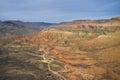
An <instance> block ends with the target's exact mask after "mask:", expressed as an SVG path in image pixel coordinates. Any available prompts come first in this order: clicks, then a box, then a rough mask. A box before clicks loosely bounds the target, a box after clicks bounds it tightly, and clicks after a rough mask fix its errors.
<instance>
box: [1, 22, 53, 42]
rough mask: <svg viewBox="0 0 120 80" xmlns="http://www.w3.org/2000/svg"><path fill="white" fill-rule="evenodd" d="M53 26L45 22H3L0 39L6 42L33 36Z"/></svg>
mask: <svg viewBox="0 0 120 80" xmlns="http://www.w3.org/2000/svg"><path fill="white" fill-rule="evenodd" d="M51 25H53V24H52V23H44V22H23V21H14V20H7V21H1V22H0V37H1V39H3V40H4V39H7V38H12V37H15V36H16V37H17V36H23V35H27V34H32V33H35V32H38V31H40V30H42V29H44V28H47V27H50V26H51ZM8 40H9V39H8Z"/></svg>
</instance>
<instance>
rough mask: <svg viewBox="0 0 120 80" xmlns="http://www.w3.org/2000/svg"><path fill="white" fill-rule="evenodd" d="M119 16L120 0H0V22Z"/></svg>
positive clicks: (61, 20)
mask: <svg viewBox="0 0 120 80" xmlns="http://www.w3.org/2000/svg"><path fill="white" fill-rule="evenodd" d="M114 16H120V0H0V20H23V21H42V22H63V21H71V20H76V19H102V18H111V17H114Z"/></svg>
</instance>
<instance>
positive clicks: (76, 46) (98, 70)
mask: <svg viewBox="0 0 120 80" xmlns="http://www.w3.org/2000/svg"><path fill="white" fill-rule="evenodd" d="M119 35H120V19H119V18H112V19H110V20H96V21H92V20H85V21H84V20H77V21H72V22H67V23H60V24H59V25H57V26H53V27H52V28H48V29H45V30H43V31H41V32H38V33H35V34H32V35H29V36H25V37H23V38H22V39H21V38H17V39H16V43H25V44H29V46H32V47H34V46H36V47H38V48H39V51H44V52H46V53H47V54H48V55H53V56H55V57H57V59H59V60H60V61H62V62H64V63H65V65H64V69H63V70H56V68H57V65H56V66H54V67H51V69H52V70H53V71H56V73H57V75H59V76H60V75H61V76H62V78H63V79H64V80H120V74H119V72H120V67H119V66H120V65H119V63H120V58H119V57H120V54H119V53H120V36H119ZM51 63H52V62H51ZM58 73H59V74H58Z"/></svg>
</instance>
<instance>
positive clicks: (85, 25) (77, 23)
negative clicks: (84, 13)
mask: <svg viewBox="0 0 120 80" xmlns="http://www.w3.org/2000/svg"><path fill="white" fill-rule="evenodd" d="M54 27H63V28H67V27H68V28H70V27H71V28H76V29H77V28H78V29H81V30H89V29H92V30H96V29H99V30H108V31H109V30H110V31H112V30H113V31H115V30H120V18H119V17H115V18H112V19H106V20H105V19H103V20H74V21H71V22H62V23H60V24H58V25H55V26H54Z"/></svg>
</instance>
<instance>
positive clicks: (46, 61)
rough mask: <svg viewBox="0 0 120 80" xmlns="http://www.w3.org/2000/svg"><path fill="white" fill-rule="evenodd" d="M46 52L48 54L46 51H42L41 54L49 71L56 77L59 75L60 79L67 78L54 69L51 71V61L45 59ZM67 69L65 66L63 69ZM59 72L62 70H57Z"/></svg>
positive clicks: (64, 79)
mask: <svg viewBox="0 0 120 80" xmlns="http://www.w3.org/2000/svg"><path fill="white" fill-rule="evenodd" d="M46 54H48V53H47V52H46V51H44V54H43V56H42V57H43V62H45V63H48V70H49V71H50V72H52V73H53V74H55V75H57V76H58V77H60V78H61V79H60V80H67V79H66V78H65V77H64V76H62V75H61V74H59V73H58V72H56V71H53V70H52V69H51V68H50V63H51V61H49V60H47V59H46V57H45V56H46ZM66 70H67V69H66V67H65V70H64V71H66ZM59 72H63V71H59Z"/></svg>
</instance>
